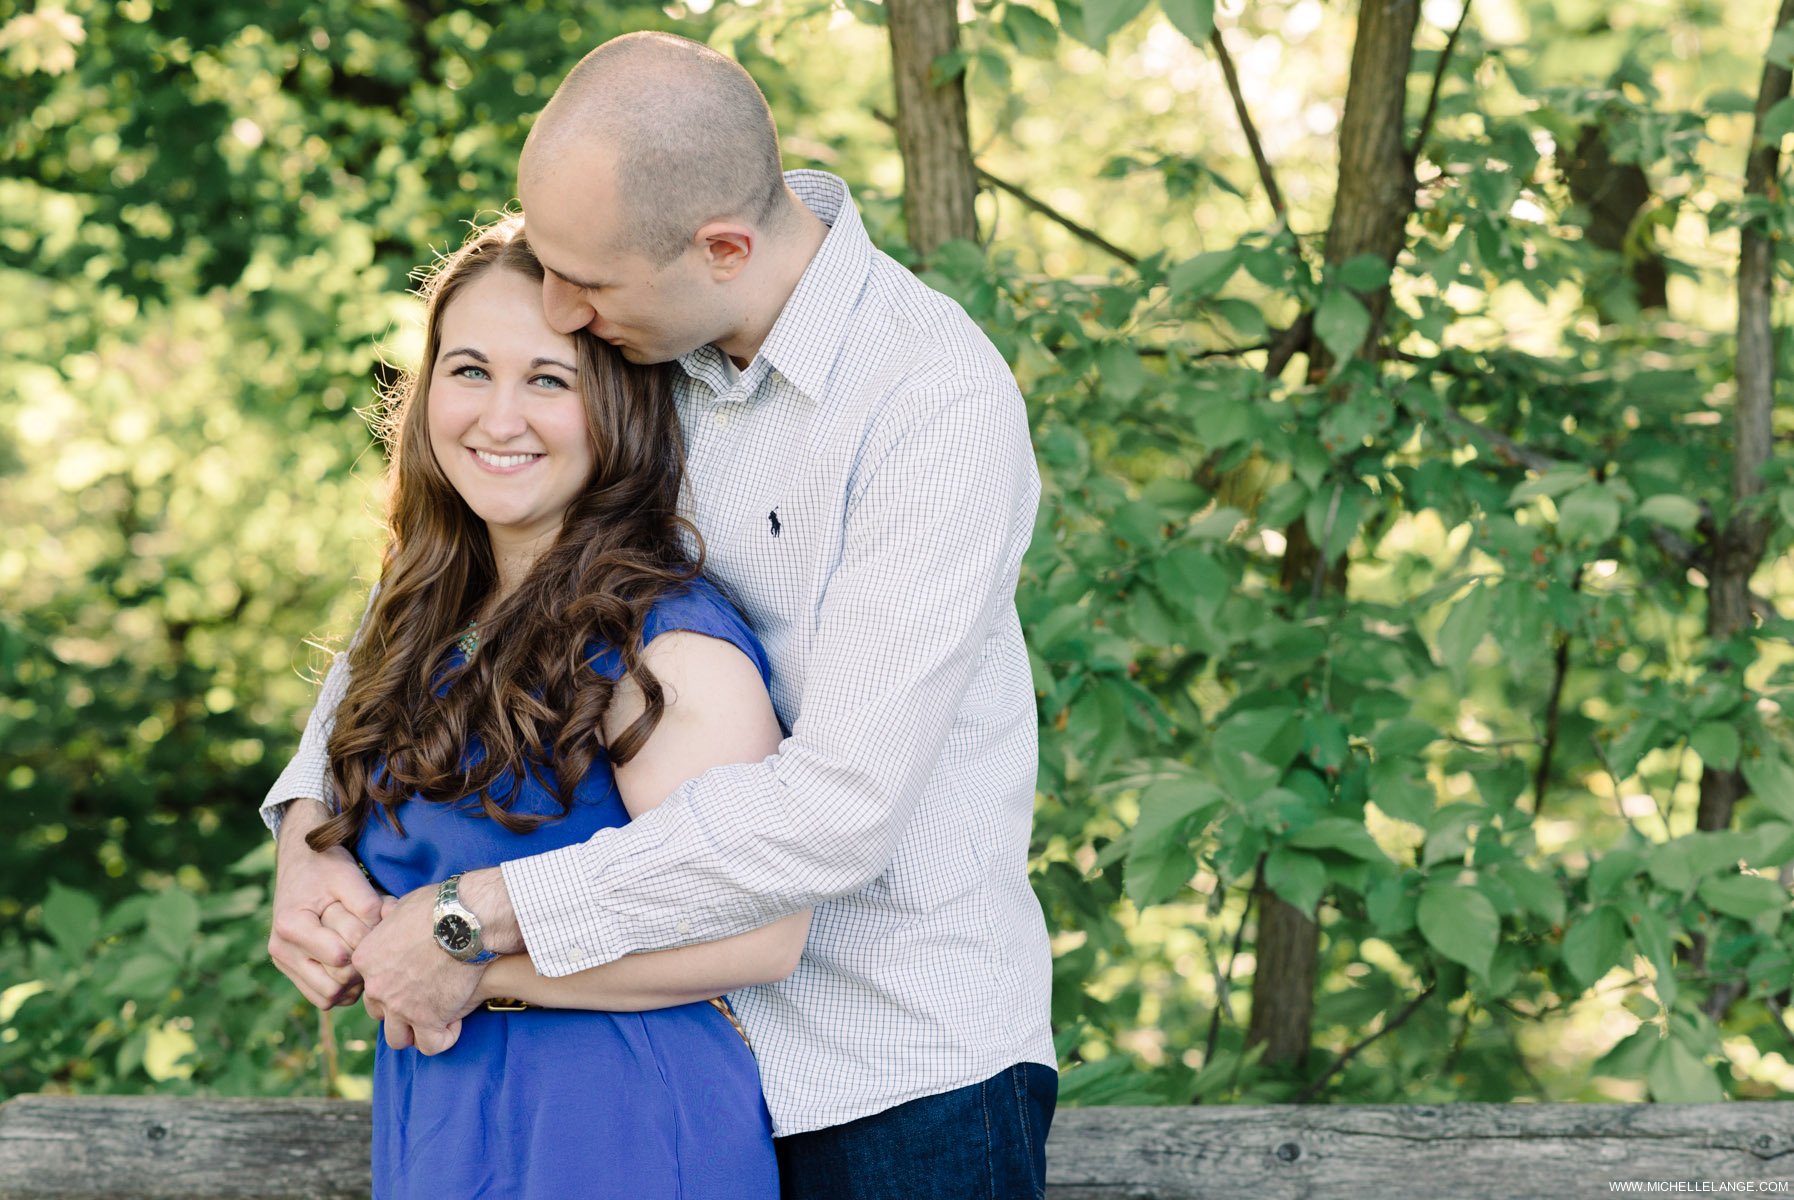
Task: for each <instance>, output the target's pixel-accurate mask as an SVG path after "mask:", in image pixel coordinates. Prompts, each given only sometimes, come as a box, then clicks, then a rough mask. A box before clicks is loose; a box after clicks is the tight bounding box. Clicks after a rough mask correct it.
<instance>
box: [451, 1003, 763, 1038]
mask: <svg viewBox="0 0 1794 1200" xmlns="http://www.w3.org/2000/svg"><path fill="white" fill-rule="evenodd" d="M710 1006H711V1007H712V1008H714V1009H716V1011H717V1012H719V1013H721V1014H723V1016H724V1018H726V1019H727V1020H728V1022H729V1027H730V1028H731V1029H733V1030H734V1031H735V1032H736V1033H738V1034H740V1035H741V1040H742V1042H743V1043H744V1044H745V1045H746V1046H747V1048H748V1049H749V1050H752V1049H753V1048H754V1043H753V1042H751V1041H749V1040H748V1035H747V1030H745V1029H743V1028H742V1027H741V1022H740V1021H739V1020H737V1019H736V1017H735V1010H734V1009H732V1008H730V1007H729V1002H728V1001H727V1000H724V999H723V998H722V997H721V996H713V997H712V998H711V1000H710ZM485 1007H486V1011H487V1012H523V1011H524V1010H525V1009H529V1008H535V1007H537V1006H536V1005H533V1004H528V1003H526V1002H524V1001H522V1000H513V999H511V998H510V997H509V996H494V997H493V998H492V999H490V1000H488V1001H486V1005H485Z"/></svg>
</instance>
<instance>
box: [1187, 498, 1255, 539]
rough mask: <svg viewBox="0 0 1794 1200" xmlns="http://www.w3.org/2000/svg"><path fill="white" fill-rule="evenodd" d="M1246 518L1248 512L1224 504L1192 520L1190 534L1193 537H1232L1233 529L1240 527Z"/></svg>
mask: <svg viewBox="0 0 1794 1200" xmlns="http://www.w3.org/2000/svg"><path fill="white" fill-rule="evenodd" d="M1245 519H1246V514H1245V513H1243V512H1241V511H1240V510H1239V509H1237V508H1228V507H1226V506H1225V505H1223V506H1222V507H1220V508H1217V509H1215V510H1214V511H1213V512H1211V513H1206V514H1204V515H1203V516H1200V517H1198V518H1196V520H1194V521H1192V522H1191V523H1190V528H1189V534H1190V536H1191V537H1193V538H1205V539H1206V538H1227V537H1232V536H1233V531H1234V530H1235V529H1237V528H1239V524H1240V522H1241V521H1243V520H1245Z"/></svg>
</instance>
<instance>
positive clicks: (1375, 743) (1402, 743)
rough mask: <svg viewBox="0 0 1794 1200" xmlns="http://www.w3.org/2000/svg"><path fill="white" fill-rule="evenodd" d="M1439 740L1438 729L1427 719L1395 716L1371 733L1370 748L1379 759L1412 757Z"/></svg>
mask: <svg viewBox="0 0 1794 1200" xmlns="http://www.w3.org/2000/svg"><path fill="white" fill-rule="evenodd" d="M1438 740H1439V731H1438V729H1436V728H1434V726H1433V725H1432V724H1431V723H1429V722H1427V721H1420V720H1416V719H1415V718H1413V717H1397V718H1396V719H1395V720H1393V721H1390V722H1389V723H1388V724H1386V725H1384V726H1383V727H1382V728H1381V729H1379V730H1377V731H1376V733H1374V734H1372V735H1371V739H1370V748H1371V749H1372V750H1375V751H1376V752H1377V757H1378V758H1379V759H1386V758H1413V757H1414V756H1415V755H1417V754H1419V753H1420V752H1421V751H1422V750H1425V749H1426V748H1427V747H1428V746H1430V745H1432V744H1433V743H1434V742H1436V741H1438Z"/></svg>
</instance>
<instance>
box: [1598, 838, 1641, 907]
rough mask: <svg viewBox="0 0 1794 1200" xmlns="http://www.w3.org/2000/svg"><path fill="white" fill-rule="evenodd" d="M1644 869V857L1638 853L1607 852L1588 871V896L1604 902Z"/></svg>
mask: <svg viewBox="0 0 1794 1200" xmlns="http://www.w3.org/2000/svg"><path fill="white" fill-rule="evenodd" d="M1644 868H1645V859H1644V855H1643V854H1640V853H1639V852H1638V851H1636V850H1625V849H1618V850H1609V851H1608V852H1607V853H1605V854H1603V855H1602V856H1601V857H1600V858H1598V859H1596V860H1595V862H1594V865H1593V866H1591V867H1590V868H1589V869H1588V894H1589V895H1590V896H1591V897H1593V898H1594V899H1596V900H1605V899H1607V898H1608V897H1609V896H1611V895H1613V894H1614V893H1615V892H1617V891H1618V890H1619V889H1620V887H1621V885H1623V884H1624V883H1625V882H1626V881H1627V880H1628V879H1632V878H1634V877H1635V876H1637V875H1638V873H1639V872H1640V871H1643V870H1644Z"/></svg>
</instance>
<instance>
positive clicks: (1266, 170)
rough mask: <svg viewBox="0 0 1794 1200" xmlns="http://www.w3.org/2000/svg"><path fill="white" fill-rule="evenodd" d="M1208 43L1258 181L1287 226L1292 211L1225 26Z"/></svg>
mask: <svg viewBox="0 0 1794 1200" xmlns="http://www.w3.org/2000/svg"><path fill="white" fill-rule="evenodd" d="M1208 44H1209V45H1210V46H1211V47H1212V48H1213V49H1214V51H1215V57H1216V58H1217V59H1219V60H1220V61H1221V74H1222V75H1223V76H1225V77H1226V79H1227V94H1228V95H1229V96H1231V97H1233V111H1234V113H1235V114H1236V115H1237V116H1238V117H1239V119H1240V129H1241V131H1242V132H1244V133H1245V135H1246V145H1247V146H1248V147H1250V148H1251V150H1252V161H1253V162H1254V163H1256V164H1257V165H1258V180H1259V182H1260V183H1262V184H1263V185H1264V189H1265V197H1266V198H1267V199H1269V200H1270V202H1271V211H1272V212H1274V213H1276V214H1277V219H1278V220H1279V221H1282V222H1283V223H1284V224H1285V225H1288V224H1289V213H1288V211H1287V210H1286V209H1285V208H1284V204H1283V192H1282V189H1280V188H1279V187H1278V186H1277V176H1276V175H1275V174H1274V173H1273V172H1272V170H1271V160H1270V159H1268V158H1266V157H1265V148H1264V143H1262V142H1260V141H1259V140H1258V126H1256V125H1254V124H1253V123H1252V114H1251V113H1249V112H1248V111H1247V110H1246V95H1245V93H1244V92H1242V91H1241V90H1240V73H1239V71H1238V70H1236V69H1235V68H1234V65H1233V55H1231V54H1229V53H1228V52H1227V43H1226V42H1224V41H1222V40H1221V28H1220V26H1218V25H1217V26H1216V27H1215V29H1214V31H1213V32H1212V33H1210V34H1209V39H1208Z"/></svg>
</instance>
